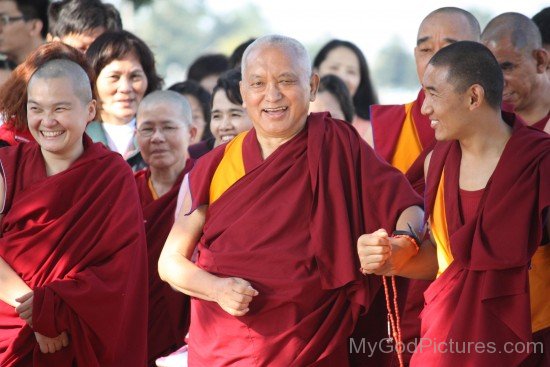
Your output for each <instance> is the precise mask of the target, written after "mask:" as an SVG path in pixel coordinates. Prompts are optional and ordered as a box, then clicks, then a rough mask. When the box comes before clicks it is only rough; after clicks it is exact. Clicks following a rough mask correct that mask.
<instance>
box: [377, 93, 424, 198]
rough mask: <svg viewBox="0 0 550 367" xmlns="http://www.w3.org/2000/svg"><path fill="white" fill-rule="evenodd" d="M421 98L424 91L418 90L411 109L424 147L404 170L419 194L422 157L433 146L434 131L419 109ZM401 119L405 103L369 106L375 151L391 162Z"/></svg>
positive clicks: (399, 132) (422, 191) (403, 119)
mask: <svg viewBox="0 0 550 367" xmlns="http://www.w3.org/2000/svg"><path fill="white" fill-rule="evenodd" d="M424 98H425V95H424V90H422V89H421V90H420V92H418V96H417V97H416V100H415V101H414V102H413V106H412V110H411V113H412V116H413V119H414V125H415V128H416V132H417V133H418V138H419V139H420V143H421V144H422V147H423V148H424V149H423V150H422V153H421V154H420V155H419V156H418V158H417V159H416V161H415V162H414V163H413V164H412V165H411V167H410V168H409V169H408V170H407V172H406V173H405V176H407V179H408V180H409V182H410V183H411V185H413V187H414V189H415V190H416V192H418V193H419V194H421V195H422V194H424V160H425V159H426V156H427V155H428V153H429V152H431V150H432V149H433V147H434V145H435V133H434V131H433V129H432V128H431V127H430V119H429V118H428V117H427V116H425V115H423V114H422V113H421V112H420V109H421V108H422V103H424ZM404 121H405V105H372V106H371V124H372V135H373V141H374V150H375V151H376V153H378V154H379V155H380V156H381V157H382V158H384V159H385V160H386V162H391V159H392V157H393V154H394V152H395V148H396V146H397V141H398V139H399V136H400V134H401V129H402V128H403V123H404Z"/></svg>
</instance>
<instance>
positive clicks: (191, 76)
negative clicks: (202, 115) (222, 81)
mask: <svg viewBox="0 0 550 367" xmlns="http://www.w3.org/2000/svg"><path fill="white" fill-rule="evenodd" d="M228 69H229V60H228V58H227V56H225V55H223V54H207V55H202V56H200V57H198V58H197V59H195V61H193V62H192V63H191V66H189V70H188V71H187V79H188V80H194V81H196V82H197V83H199V84H200V85H201V87H203V88H204V89H206V90H207V91H208V93H212V90H213V89H214V87H215V86H216V81H217V80H218V77H219V76H220V74H222V73H223V72H224V71H226V70H228Z"/></svg>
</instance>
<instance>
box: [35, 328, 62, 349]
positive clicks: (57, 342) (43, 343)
mask: <svg viewBox="0 0 550 367" xmlns="http://www.w3.org/2000/svg"><path fill="white" fill-rule="evenodd" d="M34 337H35V338H36V342H37V343H38V346H39V347H40V351H41V352H42V353H55V352H57V351H60V350H61V349H62V348H64V347H66V346H68V345H69V336H68V335H67V333H66V332H65V331H64V332H62V333H61V334H59V335H58V336H56V337H55V338H49V337H47V336H44V335H42V334H40V333H36V332H35V333H34Z"/></svg>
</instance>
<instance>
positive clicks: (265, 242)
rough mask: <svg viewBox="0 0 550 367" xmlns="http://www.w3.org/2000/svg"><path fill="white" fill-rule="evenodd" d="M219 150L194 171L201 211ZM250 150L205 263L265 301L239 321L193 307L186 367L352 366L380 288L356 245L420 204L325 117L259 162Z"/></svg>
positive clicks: (221, 203) (208, 243)
mask: <svg viewBox="0 0 550 367" xmlns="http://www.w3.org/2000/svg"><path fill="white" fill-rule="evenodd" d="M249 136H252V137H254V135H253V131H252V132H251V134H248V136H247V138H248V137H249ZM222 149H223V147H219V148H217V150H216V149H215V150H214V151H213V152H212V153H210V154H208V155H206V156H204V157H203V158H202V159H201V160H200V161H198V162H197V165H196V166H195V167H194V168H193V170H192V171H191V173H190V189H191V193H192V195H193V202H194V206H195V207H196V206H199V205H203V204H207V203H208V189H209V186H204V183H205V182H209V179H211V177H212V175H213V173H214V171H215V169H216V167H217V164H218V163H219V161H220V160H221V157H222V156H223V150H222ZM243 152H244V154H245V155H244V157H243V158H245V162H247V161H248V162H249V164H245V168H246V170H247V172H246V174H245V176H244V177H242V178H241V179H240V180H238V181H237V182H236V183H235V184H234V185H233V186H232V187H230V188H229V189H228V190H227V191H226V192H225V193H224V194H223V195H222V196H220V198H219V199H218V200H217V201H215V202H214V203H213V204H212V205H211V206H210V207H209V209H208V211H207V221H206V224H205V226H204V234H203V236H202V238H201V240H200V243H199V259H198V265H199V266H201V267H202V268H204V269H205V270H207V271H209V272H211V273H213V274H216V275H218V276H236V277H242V278H243V279H246V280H248V281H250V282H251V283H252V285H253V287H254V288H255V289H257V290H258V291H259V295H258V296H257V297H255V299H254V300H253V301H252V302H251V304H250V308H251V310H250V312H249V313H248V314H247V315H245V316H243V317H233V316H230V315H229V314H227V313H225V312H224V311H223V310H222V309H221V308H220V307H219V306H218V305H217V304H216V303H213V302H206V301H202V300H197V299H193V300H192V304H193V307H192V316H191V329H190V341H189V345H190V349H189V350H190V354H189V362H190V364H191V365H230V364H232V363H233V364H236V363H241V364H246V365H249V364H250V365H270V366H290V365H292V366H305V365H310V364H314V363H318V364H319V365H331V364H332V365H334V364H335V363H338V362H336V361H335V358H336V360H337V361H339V363H341V365H345V363H346V361H345V360H343V359H342V357H343V358H345V355H346V352H347V350H348V337H349V336H350V335H351V333H352V331H353V329H354V326H355V324H356V321H357V318H358V316H359V313H360V312H361V309H366V308H368V307H369V305H370V303H371V301H372V299H373V297H374V296H375V295H376V293H377V291H378V289H379V285H380V282H379V278H377V277H363V276H362V275H361V273H360V272H359V261H358V258H357V254H356V241H357V238H358V237H359V236H360V235H361V234H363V233H368V232H372V231H374V230H376V229H378V228H381V227H382V228H386V229H387V230H388V231H391V230H393V226H394V223H395V221H396V219H397V217H398V215H399V214H400V212H401V211H402V210H403V209H405V208H407V207H409V206H412V205H419V204H420V199H419V197H418V196H416V195H415V194H414V192H413V190H412V188H411V187H410V185H409V183H408V182H407V181H406V179H405V178H404V177H403V175H401V173H399V172H398V171H397V170H396V169H394V168H392V167H390V166H389V165H387V164H386V163H384V162H383V161H381V160H380V158H379V157H378V156H377V155H376V154H375V153H374V152H373V151H372V149H370V148H369V147H368V146H367V145H366V143H365V142H364V141H363V140H362V139H361V138H360V137H359V135H358V134H357V132H356V131H355V130H354V129H353V128H352V127H350V126H349V125H348V124H345V123H341V122H338V121H335V120H333V119H331V118H329V117H328V115H327V114H326V113H325V114H311V115H310V117H309V118H308V121H307V124H306V128H305V129H304V130H303V131H302V132H301V133H299V134H298V135H297V136H295V137H294V138H293V139H291V140H290V141H288V142H287V143H285V144H284V145H282V146H281V147H279V148H278V149H277V150H276V151H275V152H274V153H273V154H272V155H271V156H269V157H268V158H267V159H266V160H265V161H263V162H262V161H261V159H259V157H258V156H254V157H248V158H247V155H253V154H256V155H258V154H259V153H260V151H259V149H258V143H257V140H256V139H255V138H254V139H253V138H249V139H245V140H244V142H243ZM254 152H256V153H254ZM260 157H261V156H260ZM258 162H259V164H255V163H258ZM383 332H385V329H384V330H383V331H382V332H381V334H382V333H383Z"/></svg>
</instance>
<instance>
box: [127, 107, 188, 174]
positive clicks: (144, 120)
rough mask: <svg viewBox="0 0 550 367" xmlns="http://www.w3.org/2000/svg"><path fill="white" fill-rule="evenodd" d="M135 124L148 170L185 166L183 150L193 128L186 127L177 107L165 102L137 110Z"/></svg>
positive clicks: (186, 123) (185, 158) (185, 157)
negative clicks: (149, 168)
mask: <svg viewBox="0 0 550 367" xmlns="http://www.w3.org/2000/svg"><path fill="white" fill-rule="evenodd" d="M136 122H137V126H136V127H137V130H138V134H137V136H136V137H137V143H138V145H139V149H140V151H141V154H142V156H143V159H144V160H145V162H147V164H148V165H149V166H150V167H151V169H166V168H170V167H181V168H182V167H183V166H185V161H186V160H187V157H188V153H187V147H188V146H189V142H190V141H191V140H192V138H193V137H194V135H195V133H196V129H195V128H194V127H193V128H189V125H190V121H188V122H186V121H185V117H184V113H182V112H181V107H179V106H174V105H173V104H171V103H166V102H164V103H163V102H160V103H150V104H147V106H146V107H145V108H140V110H139V113H138V115H137V118H136ZM144 135H146V136H144Z"/></svg>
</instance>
